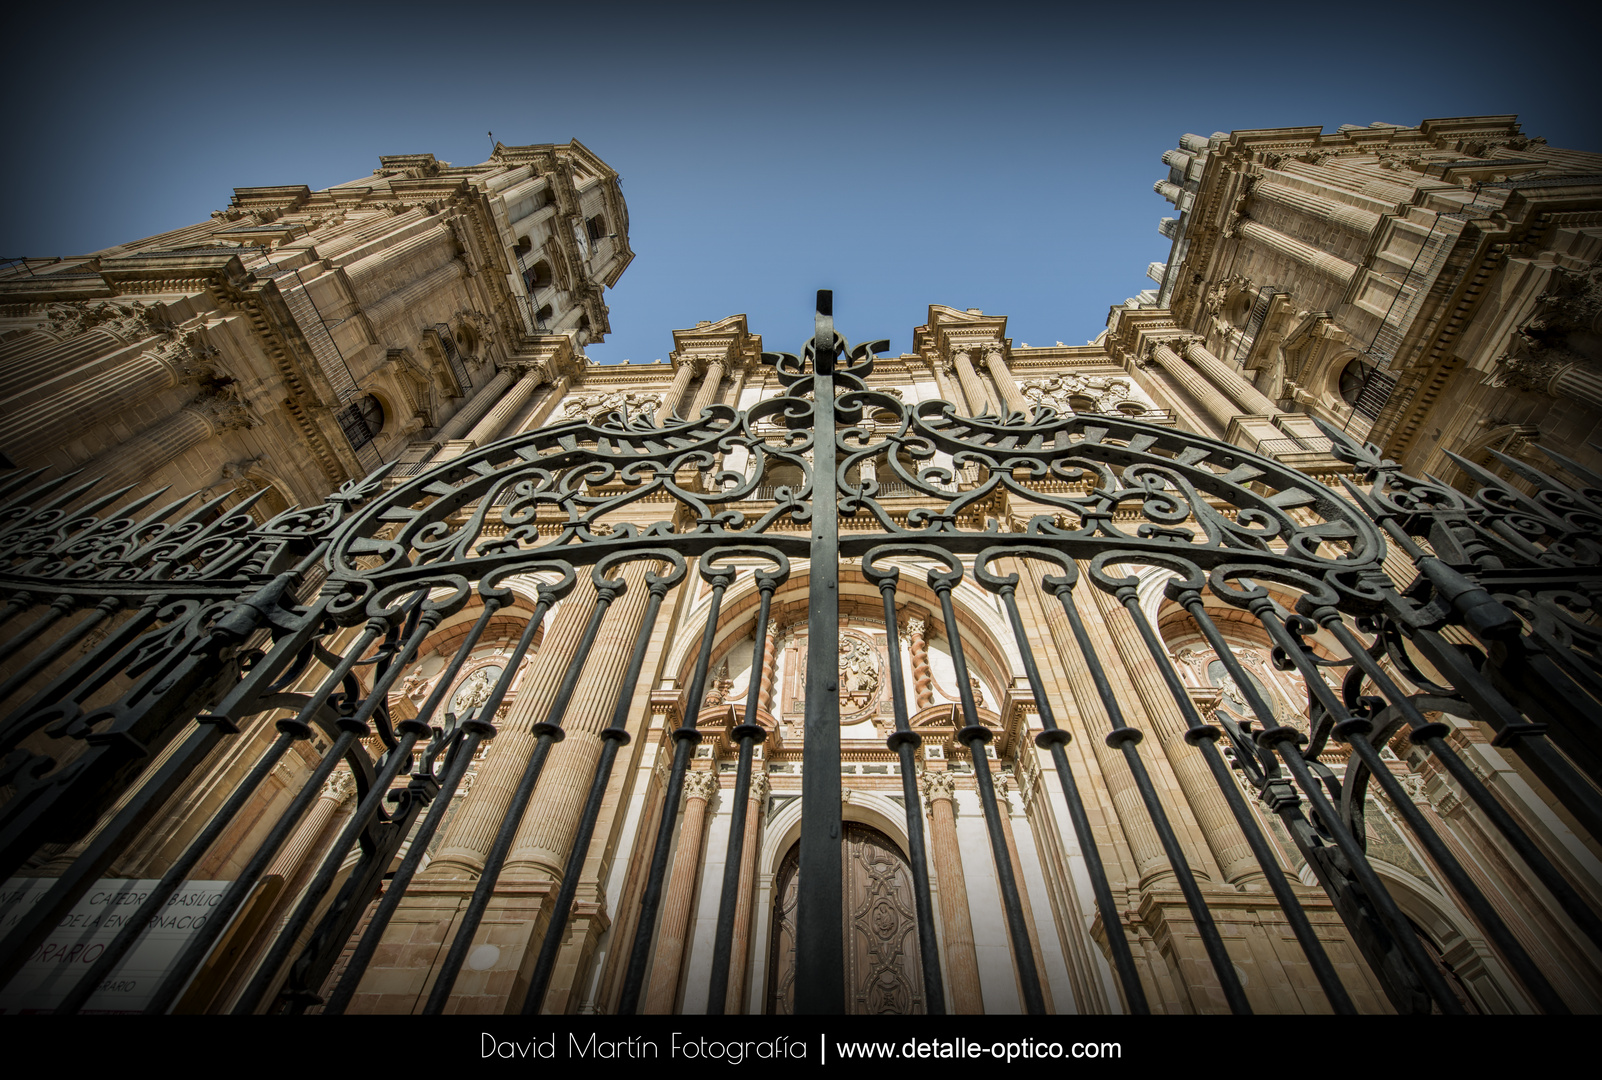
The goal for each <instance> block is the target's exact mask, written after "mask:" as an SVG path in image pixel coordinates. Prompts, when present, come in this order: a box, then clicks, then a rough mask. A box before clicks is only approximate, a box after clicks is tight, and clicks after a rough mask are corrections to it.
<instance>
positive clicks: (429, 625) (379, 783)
mask: <svg viewBox="0 0 1602 1080" xmlns="http://www.w3.org/2000/svg"><path fill="white" fill-rule="evenodd" d="M423 596H426V592H425V593H423V594H421V595H420V596H419V600H421V599H422V598H423ZM490 612H491V609H490V606H489V602H486V603H485V607H484V612H483V613H482V614H481V615H480V616H479V619H478V623H477V625H475V627H474V628H475V629H479V628H480V627H482V626H485V625H488V623H489V616H490ZM440 617H441V613H440V612H439V611H438V610H436V609H429V610H427V611H425V612H424V613H423V615H422V617H421V618H420V619H418V621H417V628H416V629H415V630H413V631H412V633H411V635H410V636H409V637H408V638H407V640H406V641H405V642H404V643H403V644H402V646H401V649H400V652H399V653H398V654H397V656H396V657H395V659H394V660H393V661H392V662H391V663H390V664H389V667H388V668H387V669H386V670H385V672H384V673H383V674H382V675H380V676H379V677H378V678H377V679H376V680H375V681H374V683H373V688H372V689H371V690H370V691H369V692H368V694H367V697H366V700H364V701H363V702H362V704H361V706H360V707H359V708H358V709H357V710H356V713H355V715H354V716H352V717H351V718H350V720H349V721H348V722H349V723H350V724H351V726H353V727H355V726H358V725H359V726H360V727H362V728H364V729H365V728H366V726H367V720H368V718H369V717H370V716H372V715H373V713H374V712H375V711H377V709H378V706H379V705H381V704H383V703H385V701H386V700H387V698H388V696H389V688H390V687H391V686H393V685H395V681H396V680H397V679H399V678H400V675H401V672H402V671H404V670H405V669H406V665H407V664H409V663H411V662H412V658H413V657H415V656H416V655H417V649H418V647H419V646H421V645H422V643H423V641H424V639H426V638H427V637H428V635H429V634H431V633H433V632H434V627H435V626H437V625H438V624H439V620H440ZM466 647H467V643H466V642H465V641H464V642H463V649H465V648H466ZM457 654H458V655H465V654H464V652H463V650H462V649H458V650H457ZM435 689H436V691H437V690H438V687H437V686H436V688H435ZM431 696H432V695H431ZM400 731H401V739H400V744H399V745H398V746H396V747H395V748H394V749H392V750H391V751H390V752H389V754H388V756H387V760H385V762H384V767H383V768H382V769H380V770H379V771H378V775H377V776H375V777H374V778H373V783H372V785H371V786H370V787H369V788H368V789H367V795H366V797H365V798H363V799H362V800H361V802H360V803H358V804H357V806H356V809H354V810H352V811H351V814H350V817H348V818H347V819H346V820H345V824H344V826H343V827H342V828H341V829H340V831H339V835H338V836H337V837H335V838H334V842H333V843H332V844H330V845H329V847H328V851H327V853H326V854H324V856H323V861H322V865H321V866H319V867H318V868H317V873H316V875H315V876H314V877H313V878H312V880H311V882H310V883H309V884H308V885H307V886H306V888H305V890H304V891H303V893H302V895H301V900H300V902H299V903H298V904H297V905H296V906H295V909H294V911H293V912H292V913H291V914H290V916H289V918H288V919H287V920H286V921H285V923H284V925H282V926H280V927H279V928H278V935H277V937H276V939H275V940H274V941H273V944H272V947H271V948H270V949H269V950H268V951H267V955H266V957H265V958H263V960H262V961H261V963H259V964H258V965H257V966H256V973H255V975H253V976H252V977H251V979H250V982H249V983H248V984H247V985H246V986H245V989H244V991H243V992H242V993H241V994H240V995H239V999H238V1001H236V1002H235V1003H234V1007H233V1009H232V1010H230V1011H231V1012H232V1013H233V1014H234V1015H236V1016H249V1015H250V1014H251V1013H253V1012H255V1011H256V1006H257V1005H259V1004H260V1003H261V1000H262V998H264V997H265V996H266V994H267V991H268V990H269V989H270V988H271V986H272V984H273V982H274V980H276V978H277V976H278V969H279V968H281V967H282V966H283V964H284V961H285V960H287V959H289V953H290V950H292V949H293V948H294V947H295V942H296V939H297V938H299V937H300V932H301V929H302V928H303V927H305V925H306V924H307V923H308V922H310V921H311V918H312V916H313V915H314V914H315V913H316V909H317V905H318V903H319V902H321V900H322V898H323V896H324V895H326V894H327V892H328V890H329V889H330V888H332V887H333V884H334V878H336V877H338V876H339V868H340V865H341V864H342V863H343V862H344V861H345V853H346V852H348V851H349V850H350V849H351V845H353V844H355V843H356V840H357V838H358V837H359V836H360V835H361V833H362V831H363V830H364V829H366V828H367V825H368V823H369V822H371V821H372V820H373V818H374V817H375V816H376V815H377V814H378V812H379V810H380V808H381V807H382V806H383V805H384V800H385V799H387V798H388V797H389V785H390V784H392V783H394V781H395V777H396V776H397V775H399V773H400V771H401V769H402V768H408V769H409V767H410V765H411V763H412V750H413V748H414V747H416V745H417V740H418V738H419V737H420V736H422V735H424V734H427V732H428V720H427V718H426V717H424V716H422V715H419V716H417V717H415V718H413V719H411V720H406V721H403V722H402V723H401V725H400Z"/></svg>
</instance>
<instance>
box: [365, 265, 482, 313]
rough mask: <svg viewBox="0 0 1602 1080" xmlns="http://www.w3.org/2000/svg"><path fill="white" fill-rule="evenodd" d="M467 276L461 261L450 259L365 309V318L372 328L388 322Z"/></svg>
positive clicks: (465, 268) (465, 266)
mask: <svg viewBox="0 0 1602 1080" xmlns="http://www.w3.org/2000/svg"><path fill="white" fill-rule="evenodd" d="M466 276H467V264H466V263H464V262H462V260H461V259H452V260H451V261H450V262H448V263H446V264H445V265H444V266H440V267H436V268H435V269H433V270H430V271H429V272H428V273H426V274H424V275H423V276H422V277H420V278H417V279H416V280H414V281H410V282H408V283H407V284H405V285H403V286H401V287H400V288H398V289H396V290H395V291H394V292H392V293H390V294H389V295H388V296H386V297H384V298H383V299H382V300H380V301H378V303H376V304H374V305H373V306H372V307H370V308H367V309H366V310H367V318H368V320H369V321H370V322H372V324H373V325H374V326H377V325H379V324H381V323H385V322H388V321H389V320H390V319H393V318H395V317H396V316H397V315H401V314H403V313H405V312H407V311H409V310H411V309H412V308H413V307H414V306H415V305H416V304H417V303H419V302H420V301H422V300H424V299H426V298H428V297H430V296H433V295H434V294H435V293H437V292H439V291H440V290H442V289H445V288H448V287H449V286H450V284H451V283H452V282H454V281H457V280H460V279H461V278H464V277H466Z"/></svg>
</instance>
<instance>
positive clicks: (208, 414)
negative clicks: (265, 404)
mask: <svg viewBox="0 0 1602 1080" xmlns="http://www.w3.org/2000/svg"><path fill="white" fill-rule="evenodd" d="M183 411H184V412H188V413H193V414H195V415H196V416H198V417H200V418H201V419H202V420H204V421H205V422H206V423H207V424H208V425H210V427H211V430H212V434H213V435H220V434H222V433H223V432H225V431H235V430H238V429H241V428H252V427H255V426H256V418H255V417H254V416H253V415H252V414H251V411H250V410H249V409H248V408H246V407H245V405H244V404H242V403H241V402H239V401H236V400H235V399H234V398H232V397H229V396H227V395H225V394H216V393H208V394H202V395H201V396H200V397H198V398H196V399H195V400H194V401H191V402H190V403H189V404H188V405H185V406H184V408H183Z"/></svg>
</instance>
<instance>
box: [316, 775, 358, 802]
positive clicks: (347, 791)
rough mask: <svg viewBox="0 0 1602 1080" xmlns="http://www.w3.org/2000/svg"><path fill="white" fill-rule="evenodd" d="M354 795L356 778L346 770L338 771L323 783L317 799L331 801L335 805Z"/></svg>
mask: <svg viewBox="0 0 1602 1080" xmlns="http://www.w3.org/2000/svg"><path fill="white" fill-rule="evenodd" d="M355 794H356V777H354V776H352V775H351V773H350V771H349V770H348V769H340V770H338V771H336V772H335V773H334V775H332V776H330V777H329V778H328V779H327V781H325V782H324V783H323V790H322V791H321V792H320V793H319V798H324V799H331V800H333V802H334V803H335V804H336V805H339V804H342V803H344V802H345V800H346V799H349V798H350V797H351V796H352V795H355Z"/></svg>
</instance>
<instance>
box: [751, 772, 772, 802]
mask: <svg viewBox="0 0 1602 1080" xmlns="http://www.w3.org/2000/svg"><path fill="white" fill-rule="evenodd" d="M771 794H773V785H772V783H770V782H769V781H768V774H767V773H766V772H759V773H755V774H754V775H753V776H752V777H751V788H750V799H751V801H752V802H754V803H756V804H757V805H758V806H763V805H766V803H767V801H768V796H769V795H771Z"/></svg>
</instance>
